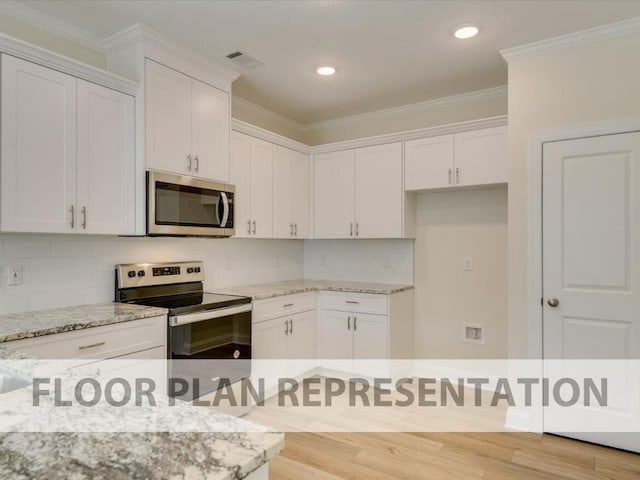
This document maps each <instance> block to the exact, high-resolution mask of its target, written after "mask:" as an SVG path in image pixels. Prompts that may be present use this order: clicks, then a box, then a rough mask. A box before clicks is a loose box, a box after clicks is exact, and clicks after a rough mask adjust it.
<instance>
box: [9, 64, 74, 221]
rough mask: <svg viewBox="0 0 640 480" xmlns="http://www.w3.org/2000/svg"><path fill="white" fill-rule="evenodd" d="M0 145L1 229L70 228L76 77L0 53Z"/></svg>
mask: <svg viewBox="0 0 640 480" xmlns="http://www.w3.org/2000/svg"><path fill="white" fill-rule="evenodd" d="M1 144H2V145H1V148H2V154H1V157H2V159H1V161H2V165H1V168H2V170H1V173H2V174H1V175H0V178H1V180H0V182H1V184H0V192H1V196H2V198H1V201H0V204H1V208H2V211H1V212H0V215H1V221H2V230H3V231H5V232H51V233H65V232H74V231H75V230H76V228H75V226H76V219H77V212H76V211H75V209H76V206H75V204H76V79H75V78H74V77H71V76H69V75H65V74H63V73H60V72H57V71H55V70H51V69H49V68H45V67H41V66H40V65H36V64H34V63H30V62H26V61H24V60H19V59H17V58H15V57H11V56H9V55H6V54H3V55H2V138H1ZM71 209H74V211H73V213H72V211H71ZM72 217H73V222H72Z"/></svg>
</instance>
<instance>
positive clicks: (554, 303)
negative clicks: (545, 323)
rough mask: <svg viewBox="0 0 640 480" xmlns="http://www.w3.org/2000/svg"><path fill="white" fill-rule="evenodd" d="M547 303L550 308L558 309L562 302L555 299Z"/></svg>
mask: <svg viewBox="0 0 640 480" xmlns="http://www.w3.org/2000/svg"><path fill="white" fill-rule="evenodd" d="M547 303H548V304H549V306H550V307H557V306H558V305H560V300H558V299H557V298H555V297H554V298H550V299H549V300H547Z"/></svg>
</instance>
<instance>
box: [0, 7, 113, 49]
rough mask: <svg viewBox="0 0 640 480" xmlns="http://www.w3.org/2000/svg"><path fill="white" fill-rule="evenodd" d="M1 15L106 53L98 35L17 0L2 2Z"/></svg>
mask: <svg viewBox="0 0 640 480" xmlns="http://www.w3.org/2000/svg"><path fill="white" fill-rule="evenodd" d="M0 13H1V14H3V15H7V16H9V17H12V18H15V19H17V20H20V21H22V22H24V23H27V24H29V25H31V26H33V27H36V28H38V29H40V30H43V31H45V32H49V33H52V34H54V35H57V36H59V37H62V38H65V39H66V40H69V41H71V42H74V43H77V44H80V45H82V46H83V47H86V48H89V49H91V50H95V51H96V52H99V53H105V45H104V41H103V39H102V38H101V37H99V36H98V35H95V34H94V33H91V32H89V31H87V30H84V29H82V28H79V27H76V26H75V25H72V24H70V23H69V22H65V21H64V20H59V19H57V18H54V17H52V16H50V15H47V14H46V13H42V12H40V11H38V10H35V9H33V8H31V7H28V6H27V5H25V4H23V3H21V2H18V1H17V0H4V1H2V2H0Z"/></svg>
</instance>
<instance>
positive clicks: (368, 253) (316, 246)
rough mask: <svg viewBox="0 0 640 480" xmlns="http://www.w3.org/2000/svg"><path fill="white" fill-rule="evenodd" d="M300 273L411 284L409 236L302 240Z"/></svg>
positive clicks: (339, 278) (411, 242)
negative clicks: (398, 237) (382, 238)
mask: <svg viewBox="0 0 640 480" xmlns="http://www.w3.org/2000/svg"><path fill="white" fill-rule="evenodd" d="M304 276H305V278H313V279H321V280H351V281H357V282H376V283H396V284H413V240H305V242H304Z"/></svg>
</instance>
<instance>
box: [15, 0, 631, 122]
mask: <svg viewBox="0 0 640 480" xmlns="http://www.w3.org/2000/svg"><path fill="white" fill-rule="evenodd" d="M20 3H21V4H22V5H26V6H28V7H30V8H33V9H37V10H39V11H40V12H43V13H46V14H48V15H50V16H53V17H56V18H57V19H59V20H62V21H65V22H68V23H71V24H73V25H75V26H77V27H80V28H82V29H84V30H87V31H89V32H91V33H93V34H96V35H99V36H100V37H103V38H106V37H108V36H110V35H112V34H114V33H117V32H119V31H121V30H123V29H124V28H126V27H128V26H130V25H132V24H134V23H137V22H142V23H144V24H145V25H146V26H148V27H150V28H152V29H154V30H156V31H159V32H161V33H164V34H165V35H167V36H169V37H171V38H173V39H175V40H176V41H178V42H180V43H182V44H183V45H185V46H187V47H189V48H191V49H193V50H196V51H198V52H200V53H202V54H204V55H206V56H208V57H210V58H213V59H216V60H221V59H222V60H223V61H224V62H228V60H226V58H224V56H225V55H226V54H228V53H230V52H232V51H235V50H241V51H242V52H244V53H246V54H249V55H251V56H253V57H255V58H256V59H258V60H260V61H261V62H262V63H263V64H264V65H263V66H260V67H258V68H255V69H253V70H248V71H242V70H240V71H242V73H243V76H242V77H241V78H239V79H238V80H237V81H236V82H235V83H234V84H233V90H234V95H236V96H239V97H241V98H244V99H246V100H248V101H250V102H252V103H255V104H258V105H260V106H263V107H265V108H267V109H269V110H271V111H273V112H276V113H279V114H281V115H284V116H286V117H289V118H290V119H292V120H295V121H297V122H300V123H303V124H307V123H314V122H318V121H323V120H329V119H333V118H338V117H343V116H348V115H353V114H359V113H365V112H370V111H374V110H380V109H384V108H390V107H395V106H400V105H406V104H410V103H415V102H420V101H426V100H431V99H434V98H440V97H445V96H449V95H455V94H459V93H464V92H470V91H474V90H481V89H486V88H490V87H495V86H499V85H504V84H506V82H507V71H506V65H505V64H504V62H503V60H502V58H501V57H500V55H499V53H498V52H499V50H501V49H504V48H509V47H514V46H519V45H522V44H526V43H530V42H534V41H538V40H542V39H546V38H550V37H553V36H557V35H562V34H566V33H571V32H575V31H577V30H582V29H585V28H589V27H593V26H597V25H603V24H606V23H611V22H615V21H619V20H624V19H626V18H631V17H635V16H640V1H637V0H626V1H622V0H603V1H599V0H572V1H564V0H556V1H546V0H539V1H518V0H507V1H488V0H487V1H482V0H472V1H465V0H449V1H436V0H429V1H427V0H423V1H419V0H413V1H404V0H395V1H394V0H387V1H385V0H378V1H366V0H326V1H325V0H317V1H310V0H308V1H304V0H298V1H267V0H258V1H254V0H235V1H221V0H217V1H204V0H200V1H191V0H182V1H171V0H142V1H139V0H133V1H132V0H127V1H123V0H108V1H105V0H57V1H50V0H26V1H22V2H20ZM469 22H472V23H475V24H477V25H478V26H479V27H480V34H479V35H478V36H477V37H475V38H473V39H470V40H464V41H462V40H457V39H455V38H454V37H453V35H452V33H453V30H454V29H455V27H457V26H459V25H460V24H464V23H469ZM322 63H330V64H334V65H336V66H337V68H338V72H337V73H336V75H334V76H333V77H320V76H318V75H317V74H316V73H315V71H314V70H315V68H314V67H316V66H317V65H319V64H322ZM230 65H232V64H230Z"/></svg>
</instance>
